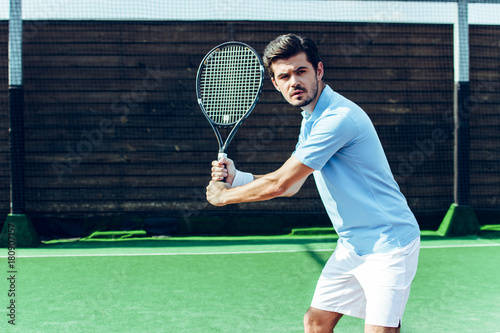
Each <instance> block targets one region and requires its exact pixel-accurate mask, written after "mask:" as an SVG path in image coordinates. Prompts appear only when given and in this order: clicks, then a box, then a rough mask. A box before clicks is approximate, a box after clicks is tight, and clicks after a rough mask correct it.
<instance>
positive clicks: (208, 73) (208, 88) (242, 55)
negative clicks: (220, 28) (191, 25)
mask: <svg viewBox="0 0 500 333" xmlns="http://www.w3.org/2000/svg"><path fill="white" fill-rule="evenodd" d="M261 80H262V72H261V65H260V62H259V60H258V58H257V56H256V55H255V54H254V53H253V51H251V50H249V49H248V48H245V47H243V46H239V45H231V46H228V47H225V48H221V49H219V50H217V51H216V52H215V53H214V54H213V55H212V56H211V57H209V58H208V59H207V60H206V62H205V67H204V71H203V73H202V76H201V81H200V93H201V99H202V101H203V105H204V107H205V110H206V112H207V115H208V116H209V117H210V118H211V119H212V120H213V121H214V122H215V123H218V124H231V123H235V122H237V121H238V120H239V119H241V118H242V117H243V116H244V115H245V114H246V113H247V111H248V110H249V109H250V108H251V107H252V105H253V103H254V101H255V99H256V97H257V96H258V93H259V90H260V85H261Z"/></svg>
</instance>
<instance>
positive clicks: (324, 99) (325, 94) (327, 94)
mask: <svg viewBox="0 0 500 333" xmlns="http://www.w3.org/2000/svg"><path fill="white" fill-rule="evenodd" d="M332 94H333V90H332V88H330V86H329V85H327V84H326V85H325V88H324V89H323V91H322V92H321V95H320V96H319V98H318V102H317V103H316V106H315V107H314V110H313V113H312V114H311V113H308V112H306V111H302V117H304V119H305V120H306V121H309V120H312V121H314V120H316V119H318V118H319V116H321V114H322V113H323V111H325V110H326V108H327V107H328V105H330V99H331V96H332Z"/></svg>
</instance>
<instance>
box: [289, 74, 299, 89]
mask: <svg viewBox="0 0 500 333" xmlns="http://www.w3.org/2000/svg"><path fill="white" fill-rule="evenodd" d="M290 85H291V86H292V87H293V88H295V87H296V86H298V85H299V80H298V78H297V75H291V76H290Z"/></svg>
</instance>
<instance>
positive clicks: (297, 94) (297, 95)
mask: <svg viewBox="0 0 500 333" xmlns="http://www.w3.org/2000/svg"><path fill="white" fill-rule="evenodd" d="M304 93H305V91H304V90H302V89H297V90H295V91H294V92H293V93H292V95H291V96H292V97H300V96H302V95H303V94H304Z"/></svg>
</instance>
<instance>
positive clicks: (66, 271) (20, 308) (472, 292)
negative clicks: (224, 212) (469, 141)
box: [0, 228, 500, 333]
mask: <svg viewBox="0 0 500 333" xmlns="http://www.w3.org/2000/svg"><path fill="white" fill-rule="evenodd" d="M499 234H500V232H499V231H498V230H496V229H495V228H493V230H489V231H486V230H485V231H483V233H482V234H481V236H480V237H477V236H471V237H463V238H444V237H440V236H438V235H436V234H435V233H432V232H428V233H423V234H422V250H421V252H420V262H419V269H418V273H417V276H416V278H415V281H414V284H413V288H412V294H411V296H410V300H409V303H408V306H407V309H406V312H405V317H404V319H403V329H402V332H407V333H408V332H439V333H446V332H450V333H451V332H480V333H493V332H500V314H499V312H498V305H499V304H500V292H499V290H500V287H499V283H500V282H499V281H500V260H499V258H500V235H499ZM336 240H337V239H336V237H335V236H334V235H320V236H271V237H264V236H262V237H210V238H203V237H190V238H169V239H129V240H121V241H116V240H115V241H102V240H101V241H99V240H87V241H74V242H54V243H51V244H44V245H42V246H41V247H39V248H36V249H17V251H16V252H17V253H16V262H15V264H16V267H15V268H16V271H17V273H16V274H15V292H16V296H15V305H16V308H15V311H16V312H15V315H16V318H15V324H16V325H15V326H12V325H10V324H8V320H10V319H9V317H8V316H6V314H7V312H8V311H9V310H8V309H7V307H8V306H9V300H10V298H9V297H8V296H7V294H8V290H9V283H10V282H9V281H8V280H7V278H8V277H9V276H8V274H7V271H8V267H7V258H6V256H7V250H6V249H0V251H3V252H4V253H0V255H1V259H0V267H3V269H2V272H3V275H4V278H2V280H3V281H4V282H3V283H2V284H1V285H2V289H3V290H1V291H0V294H1V295H2V296H1V297H0V307H1V308H2V309H3V310H2V316H1V317H0V318H1V319H0V331H1V332H58V333H59V332H72V333H78V332H131V333H132V332H172V333H183V332H186V333H197V332H200V333H201V332H204V333H205V332H228V333H229V332H230V333H238V332H251V333H254V332H255V333H267V332H269V333H271V332H283V333H287V332H302V331H303V330H302V316H303V314H304V312H305V311H306V310H307V307H308V305H309V302H310V299H311V297H312V293H313V291H314V287H315V284H316V280H317V278H318V276H319V274H320V272H321V269H322V267H323V265H324V264H325V262H326V260H327V259H328V257H329V255H330V254H331V253H332V251H333V249H334V248H335V244H336ZM363 326H364V323H363V321H362V320H360V319H355V318H349V317H344V318H343V319H342V320H341V321H340V323H339V326H338V328H337V329H336V330H335V332H362V331H363Z"/></svg>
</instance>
